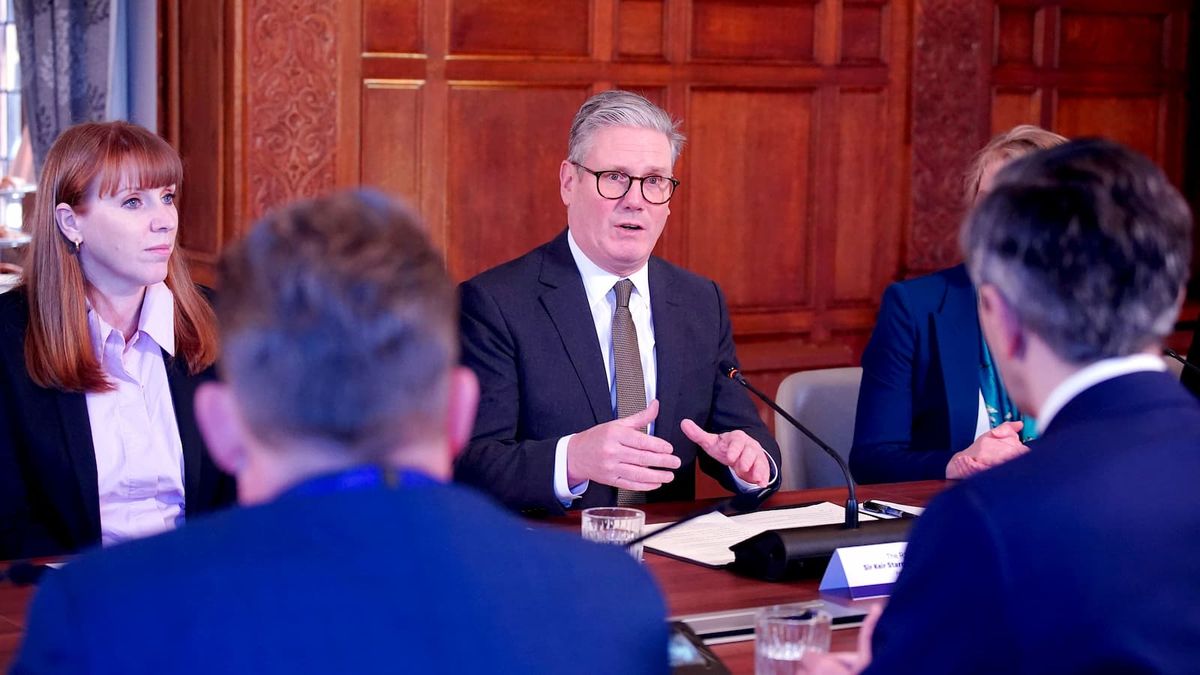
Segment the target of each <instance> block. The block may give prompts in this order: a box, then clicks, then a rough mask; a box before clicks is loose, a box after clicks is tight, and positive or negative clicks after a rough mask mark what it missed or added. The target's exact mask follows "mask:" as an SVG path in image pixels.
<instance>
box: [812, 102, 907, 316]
mask: <svg viewBox="0 0 1200 675" xmlns="http://www.w3.org/2000/svg"><path fill="white" fill-rule="evenodd" d="M839 99H840V100H839V102H838V109H839V110H840V111H841V114H840V115H839V116H838V127H839V128H838V133H837V136H836V138H837V174H836V177H835V179H834V181H833V183H832V185H829V186H827V187H824V186H823V187H822V189H832V190H836V194H837V201H836V206H835V209H834V228H833V231H834V238H835V246H834V265H833V288H832V289H831V291H832V292H831V297H830V300H831V301H832V302H833V303H834V304H842V305H845V304H859V305H862V306H866V307H873V306H875V305H876V304H877V303H878V302H879V294H880V292H881V289H882V287H883V286H884V285H886V284H887V283H888V282H889V281H891V280H892V278H893V270H895V269H896V267H897V263H898V259H899V246H898V244H899V242H900V232H899V231H898V230H897V229H896V227H895V226H894V223H895V217H896V214H895V213H894V212H893V211H892V209H891V208H890V207H891V205H892V204H893V203H894V201H893V198H892V195H893V194H894V192H893V191H894V190H895V180H894V176H895V166H894V165H893V164H892V163H890V162H886V161H881V158H883V157H887V155H888V152H889V150H890V148H889V147H888V145H889V143H888V141H887V139H886V138H883V137H880V136H878V135H877V134H875V133H874V130H876V129H885V128H887V126H888V117H889V101H888V94H887V92H886V90H882V89H880V90H845V91H842V92H841V93H840V96H839ZM822 183H824V181H822Z"/></svg>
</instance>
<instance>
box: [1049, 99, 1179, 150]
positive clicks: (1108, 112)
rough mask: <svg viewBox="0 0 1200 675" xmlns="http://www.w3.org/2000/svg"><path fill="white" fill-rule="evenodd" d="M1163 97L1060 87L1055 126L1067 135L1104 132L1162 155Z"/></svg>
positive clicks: (1128, 143) (1129, 144)
mask: <svg viewBox="0 0 1200 675" xmlns="http://www.w3.org/2000/svg"><path fill="white" fill-rule="evenodd" d="M1162 109H1163V101H1162V99H1161V98H1160V97H1158V96H1114V95H1111V94H1087V93H1075V92H1070V91H1064V92H1062V93H1060V94H1059V96H1058V106H1057V109H1056V111H1055V128H1056V130H1057V131H1059V132H1060V133H1062V134H1063V135H1065V136H1067V137H1070V138H1077V137H1080V136H1106V137H1108V138H1111V139H1113V140H1116V141H1120V142H1121V143H1124V144H1126V145H1128V146H1129V147H1131V148H1133V149H1134V150H1137V151H1139V152H1142V153H1143V154H1145V155H1147V156H1148V157H1150V158H1151V159H1153V160H1154V161H1156V162H1160V163H1161V162H1162V161H1163V159H1164V150H1165V148H1164V147H1163V144H1162V142H1161V138H1162V132H1163V127H1162V122H1163V118H1162Z"/></svg>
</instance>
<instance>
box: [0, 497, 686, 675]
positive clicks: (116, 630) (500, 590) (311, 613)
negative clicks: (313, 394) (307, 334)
mask: <svg viewBox="0 0 1200 675" xmlns="http://www.w3.org/2000/svg"><path fill="white" fill-rule="evenodd" d="M665 616H666V608H665V606H664V603H663V601H662V599H661V597H660V595H659V593H658V591H657V589H656V588H655V585H654V581H653V580H652V579H651V577H650V575H649V574H648V573H647V572H646V571H645V570H644V569H642V568H641V566H640V565H638V564H637V563H636V562H634V560H633V558H631V557H630V556H629V555H628V554H627V553H626V552H624V551H623V550H622V549H619V548H617V547H609V546H604V545H601V544H592V543H589V542H585V541H582V540H581V539H580V538H579V533H578V532H577V531H575V532H558V531H550V530H534V529H532V528H530V527H529V526H528V524H527V523H524V522H521V521H520V520H518V519H516V518H514V517H513V516H510V515H508V514H507V513H505V512H504V511H503V510H502V509H499V508H497V507H496V506H495V505H494V504H491V503H490V502H488V501H486V500H485V499H483V498H482V497H480V496H479V495H476V494H473V493H472V492H471V491H469V490H465V489H462V488H456V487H453V486H446V485H425V486H414V487H400V488H397V489H388V488H385V487H368V488H362V489H355V490H348V491H341V492H332V493H329V492H326V493H323V494H303V493H300V494H298V493H290V494H286V495H284V496H283V497H281V498H279V499H278V500H276V501H274V502H272V503H270V504H266V505H263V506H256V507H251V508H246V509H231V510H228V511H225V512H223V513H219V514H214V515H211V516H207V517H205V518H203V519H201V520H200V521H199V522H193V523H189V524H188V525H187V527H183V528H180V529H178V530H176V531H174V532H169V533H166V534H163V535H160V536H157V537H152V538H149V539H143V540H138V541H133V542H129V543H126V544H121V545H120V546H114V547H111V548H108V549H105V550H103V551H97V552H95V553H93V554H91V555H87V556H84V557H83V558H81V559H80V560H78V561H76V562H73V563H71V564H69V565H67V566H66V567H65V568H63V569H62V570H59V571H56V572H52V573H51V574H50V575H49V576H48V577H47V578H46V579H45V580H44V581H43V584H42V587H41V588H39V589H38V592H37V595H36V596H35V597H34V601H33V605H32V608H31V611H30V617H29V626H28V631H27V634H26V638H25V643H24V645H23V646H22V648H21V651H20V652H19V654H18V656H17V660H16V665H15V668H14V671H13V672H14V673H17V674H21V675H25V674H30V675H32V674H35V673H94V674H97V675H99V674H104V673H113V674H117V673H121V674H129V673H196V674H197V675H211V674H212V673H399V672H405V673H572V672H594V673H633V674H639V673H646V674H660V673H661V674H664V675H665V673H667V672H668V670H669V668H668V665H667V626H666V622H665Z"/></svg>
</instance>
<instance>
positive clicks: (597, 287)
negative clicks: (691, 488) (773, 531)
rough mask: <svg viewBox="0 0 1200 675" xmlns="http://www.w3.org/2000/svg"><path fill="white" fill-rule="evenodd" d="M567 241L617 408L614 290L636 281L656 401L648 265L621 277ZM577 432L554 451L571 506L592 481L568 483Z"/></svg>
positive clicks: (561, 492) (646, 374)
mask: <svg viewBox="0 0 1200 675" xmlns="http://www.w3.org/2000/svg"><path fill="white" fill-rule="evenodd" d="M567 244H568V246H570V248H571V256H572V257H573V258H574V259H575V267H576V268H577V269H578V270H579V275H580V277H582V279H583V290H584V292H585V294H586V295H587V302H588V309H589V310H591V313H592V322H593V323H594V324H595V325H596V340H597V341H598V342H599V343H600V354H601V356H602V357H603V358H604V372H605V374H606V375H607V376H608V389H609V398H610V402H611V405H612V408H613V410H616V407H617V383H616V378H615V377H614V376H613V372H614V370H615V366H614V364H613V354H612V318H613V312H615V311H616V309H617V294H616V291H615V290H613V286H614V285H616V283H617V282H618V281H620V280H621V279H623V278H625V279H629V280H630V281H632V282H633V293H632V294H631V295H630V296H629V313H630V315H631V316H632V317H633V325H634V327H635V328H636V329H637V339H638V353H639V355H640V356H641V360H642V379H643V380H644V381H645V384H646V402H647V403H649V402H650V401H653V400H654V398H655V392H656V391H657V385H658V364H657V361H656V357H655V354H654V321H653V317H652V316H651V314H650V277H649V273H648V272H647V269H648V265H642V267H641V268H640V269H638V270H637V271H636V272H634V273H633V274H630V275H629V276H628V277H619V276H617V275H615V274H612V273H610V272H606V271H605V270H603V269H601V268H600V266H599V265H597V264H596V263H594V262H592V260H591V259H590V258H588V257H587V255H585V254H584V252H583V250H582V249H581V248H579V244H577V243H575V237H574V235H572V234H571V232H570V230H568V231H567ZM654 427H655V423H654V422H651V423H650V433H651V434H653V433H654ZM574 435H575V434H571V435H569V436H563V437H562V438H560V439H558V444H557V445H555V451H554V494H555V496H556V497H558V500H559V501H560V502H562V504H563V506H569V505H570V504H571V502H573V501H574V500H576V499H578V498H579V497H580V496H582V495H583V493H584V492H585V491H587V488H588V485H589V484H590V482H589V481H584V482H582V483H580V484H579V485H568V481H567V445H568V443H570V441H571V438H572V437H573V436H574ZM701 452H703V451H701ZM767 459H768V461H770V463H771V479H770V481H768V483H767V484H768V485H769V484H770V483H771V482H773V481H774V480H775V475H776V474H777V473H778V468H777V467H776V466H775V460H774V458H772V457H771V455H770V454H769V453H768V454H767ZM730 474H731V475H732V476H733V480H734V482H735V483H736V485H737V486H738V489H740V490H741V491H743V492H746V491H749V490H757V489H760V488H761V487H762V486H761V485H754V484H753V483H747V482H746V481H744V480H742V479H741V478H739V477H738V475H737V473H736V472H734V471H733V469H732V468H731V469H730Z"/></svg>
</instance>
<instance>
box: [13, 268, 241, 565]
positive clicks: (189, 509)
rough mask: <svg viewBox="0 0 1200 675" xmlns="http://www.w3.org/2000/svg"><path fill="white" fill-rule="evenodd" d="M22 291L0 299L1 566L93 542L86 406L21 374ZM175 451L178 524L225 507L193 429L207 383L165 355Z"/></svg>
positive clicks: (225, 493)
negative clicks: (180, 504)
mask: <svg viewBox="0 0 1200 675" xmlns="http://www.w3.org/2000/svg"><path fill="white" fill-rule="evenodd" d="M28 323H29V303H28V301H27V300H26V296H25V290H24V289H23V288H17V289H14V290H12V291H9V292H8V293H4V294H0V560H8V559H13V558H27V557H34V556H53V555H64V554H70V553H75V552H77V551H79V550H81V549H84V548H87V547H89V546H94V545H96V544H99V543H100V498H99V495H98V491H99V488H98V485H97V478H96V451H95V448H94V446H93V445H92V429H91V423H90V421H89V418H88V410H87V399H86V398H85V395H84V394H83V393H80V392H74V393H72V392H63V391H58V390H56V389H46V388H44V387H40V386H38V385H37V384H34V382H33V380H31V379H30V378H29V371H27V370H26V368H25V328H26V326H27V325H28ZM163 359H164V361H165V362H166V366H167V380H168V383H169V386H170V389H171V403H172V405H173V406H174V408H175V420H176V423H177V424H178V427H179V438H180V441H182V445H183V463H184V471H183V478H184V498H185V500H186V501H185V508H186V511H185V517H188V518H191V517H193V516H195V515H198V514H201V513H205V512H208V511H211V510H213V509H217V508H220V507H222V506H225V505H228V504H231V503H232V502H233V501H234V499H235V497H236V487H235V485H234V482H233V479H232V478H231V477H229V476H228V475H227V474H225V473H223V472H222V471H220V470H219V469H217V467H216V466H215V465H214V464H213V463H212V460H211V459H209V457H208V451H207V449H206V447H205V445H204V441H203V439H202V438H201V437H200V431H199V429H198V428H197V427H196V420H195V415H194V414H193V412H192V401H193V397H194V396H195V392H196V387H197V386H199V385H200V383H202V382H204V381H206V380H211V379H213V378H214V377H215V370H214V369H213V368H209V369H207V370H205V371H204V372H202V373H199V374H197V375H189V374H188V372H187V364H186V363H185V362H184V361H183V360H182V359H173V358H171V357H170V356H168V355H167V353H166V352H163Z"/></svg>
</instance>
